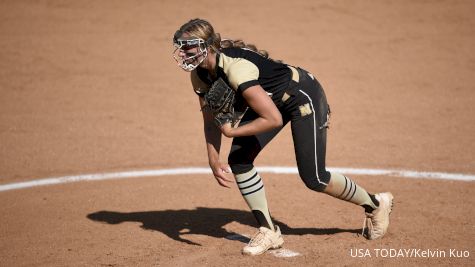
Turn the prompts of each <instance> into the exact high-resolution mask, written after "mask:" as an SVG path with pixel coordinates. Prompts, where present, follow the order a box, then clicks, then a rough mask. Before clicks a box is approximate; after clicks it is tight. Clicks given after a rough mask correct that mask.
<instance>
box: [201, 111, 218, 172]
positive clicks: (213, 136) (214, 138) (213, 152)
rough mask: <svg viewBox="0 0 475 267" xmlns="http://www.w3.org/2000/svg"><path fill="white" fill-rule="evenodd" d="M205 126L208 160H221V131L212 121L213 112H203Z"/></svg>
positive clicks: (214, 161) (212, 161)
mask: <svg viewBox="0 0 475 267" xmlns="http://www.w3.org/2000/svg"><path fill="white" fill-rule="evenodd" d="M203 128H204V134H205V140H206V149H207V151H208V161H209V163H210V165H211V164H214V163H216V162H218V161H219V151H220V149H221V131H220V130H219V128H218V127H216V125H215V124H214V122H213V121H212V116H211V114H208V113H207V112H205V111H204V112H203Z"/></svg>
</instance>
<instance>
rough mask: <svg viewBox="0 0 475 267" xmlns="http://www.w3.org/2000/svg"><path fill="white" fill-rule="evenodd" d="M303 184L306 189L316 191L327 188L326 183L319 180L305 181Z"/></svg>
mask: <svg viewBox="0 0 475 267" xmlns="http://www.w3.org/2000/svg"><path fill="white" fill-rule="evenodd" d="M305 185H306V186H307V188H308V189H310V190H313V191H317V192H323V191H325V188H327V185H326V184H324V183H322V182H319V181H312V182H305Z"/></svg>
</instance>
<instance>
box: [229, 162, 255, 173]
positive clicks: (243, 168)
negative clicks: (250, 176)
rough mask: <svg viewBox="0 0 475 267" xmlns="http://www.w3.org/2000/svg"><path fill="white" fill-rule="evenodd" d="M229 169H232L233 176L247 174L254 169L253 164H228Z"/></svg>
mask: <svg viewBox="0 0 475 267" xmlns="http://www.w3.org/2000/svg"><path fill="white" fill-rule="evenodd" d="M228 164H229V167H231V170H232V172H233V174H241V173H246V172H249V171H250V170H252V168H254V165H253V164H246V163H241V164H240V163H230V162H228Z"/></svg>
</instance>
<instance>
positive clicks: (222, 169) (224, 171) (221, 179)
mask: <svg viewBox="0 0 475 267" xmlns="http://www.w3.org/2000/svg"><path fill="white" fill-rule="evenodd" d="M210 167H211V170H212V171H213V175H214V178H215V179H216V181H217V182H218V183H219V185H221V186H223V187H227V188H231V186H230V185H231V184H232V183H234V179H232V178H229V173H231V167H229V165H228V164H222V163H221V162H217V163H214V164H210Z"/></svg>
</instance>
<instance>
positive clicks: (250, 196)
mask: <svg viewBox="0 0 475 267" xmlns="http://www.w3.org/2000/svg"><path fill="white" fill-rule="evenodd" d="M234 176H235V178H236V182H237V184H238V187H239V190H240V191H241V194H242V196H243V197H244V199H245V200H246V202H247V205H248V206H249V208H250V209H251V210H252V213H253V214H254V217H256V220H257V222H258V223H259V224H260V226H264V227H267V228H269V229H271V230H274V224H273V223H272V219H271V216H270V213H269V208H268V207H267V198H266V192H265V190H264V184H263V183H262V180H261V177H259V174H258V173H257V171H256V169H255V168H252V169H251V170H250V171H248V172H246V173H241V174H235V175H234Z"/></svg>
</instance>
